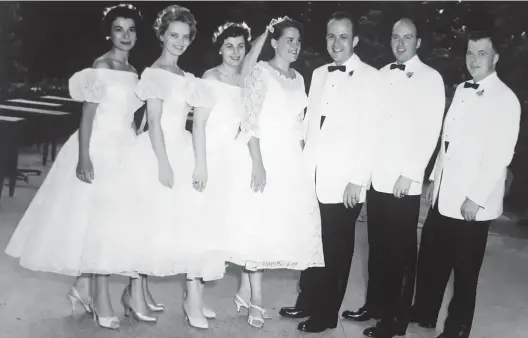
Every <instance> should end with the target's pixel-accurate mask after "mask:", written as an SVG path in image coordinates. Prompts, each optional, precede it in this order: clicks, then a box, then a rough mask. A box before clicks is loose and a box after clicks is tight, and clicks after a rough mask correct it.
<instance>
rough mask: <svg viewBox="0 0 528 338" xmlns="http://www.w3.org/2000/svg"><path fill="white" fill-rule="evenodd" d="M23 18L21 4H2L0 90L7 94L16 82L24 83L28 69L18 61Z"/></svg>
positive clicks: (0, 5)
mask: <svg viewBox="0 0 528 338" xmlns="http://www.w3.org/2000/svg"><path fill="white" fill-rule="evenodd" d="M21 21H22V17H21V15H20V4H18V3H0V45H1V46H2V48H1V49H0V90H1V92H2V94H3V93H5V92H7V91H8V90H9V89H10V88H11V87H12V84H13V83H14V82H20V81H24V80H25V77H26V73H27V69H26V68H25V67H24V66H22V65H21V64H20V63H19V62H18V61H17V60H19V57H20V46H21V40H20V38H19V37H18V35H17V31H18V28H19V27H20V23H21Z"/></svg>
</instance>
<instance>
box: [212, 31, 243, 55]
mask: <svg viewBox="0 0 528 338" xmlns="http://www.w3.org/2000/svg"><path fill="white" fill-rule="evenodd" d="M238 36H241V37H243V38H244V42H245V44H246V53H247V51H248V50H249V48H250V47H251V44H250V42H249V40H250V36H249V32H248V31H247V30H246V29H244V28H242V27H240V26H231V27H228V28H226V29H225V30H224V31H223V32H222V34H220V35H218V37H217V38H216V42H214V47H215V49H216V50H220V48H221V47H222V45H223V44H224V41H225V40H226V39H228V38H235V37H238Z"/></svg>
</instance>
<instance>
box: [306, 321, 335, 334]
mask: <svg viewBox="0 0 528 338" xmlns="http://www.w3.org/2000/svg"><path fill="white" fill-rule="evenodd" d="M336 327H337V322H333V323H330V322H327V321H323V320H319V319H314V318H310V319H308V320H306V321H304V322H302V323H299V325H297V330H299V331H303V332H308V333H319V332H323V331H325V330H326V329H335V328H336Z"/></svg>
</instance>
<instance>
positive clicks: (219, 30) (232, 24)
mask: <svg viewBox="0 0 528 338" xmlns="http://www.w3.org/2000/svg"><path fill="white" fill-rule="evenodd" d="M229 27H240V28H242V29H244V30H246V31H247V32H248V41H251V28H249V26H248V25H247V24H246V23H245V22H244V21H242V23H238V22H226V23H224V24H223V25H221V26H218V28H217V29H216V31H215V32H214V33H213V43H216V40H218V37H219V36H220V35H222V33H223V32H224V31H225V30H226V29H228V28H229Z"/></svg>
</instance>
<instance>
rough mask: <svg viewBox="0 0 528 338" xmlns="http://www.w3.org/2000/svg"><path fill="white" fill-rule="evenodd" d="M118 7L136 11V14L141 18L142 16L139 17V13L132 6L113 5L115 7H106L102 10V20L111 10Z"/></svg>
mask: <svg viewBox="0 0 528 338" xmlns="http://www.w3.org/2000/svg"><path fill="white" fill-rule="evenodd" d="M118 7H123V8H128V9H131V10H133V11H136V12H137V13H138V15H139V16H140V17H141V18H143V15H141V12H140V11H139V9H137V8H136V7H134V5H131V4H119V5H115V6H111V7H106V8H105V9H104V10H103V19H104V18H106V16H107V15H108V13H110V12H111V11H112V10H114V9H116V8H118Z"/></svg>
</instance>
